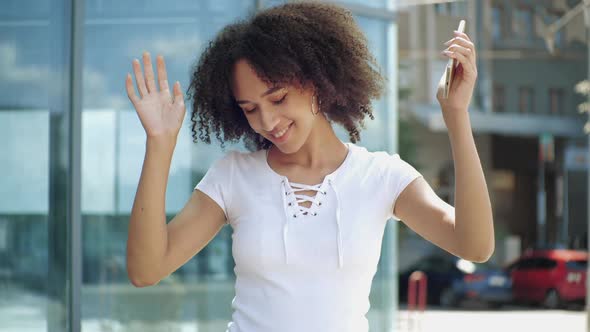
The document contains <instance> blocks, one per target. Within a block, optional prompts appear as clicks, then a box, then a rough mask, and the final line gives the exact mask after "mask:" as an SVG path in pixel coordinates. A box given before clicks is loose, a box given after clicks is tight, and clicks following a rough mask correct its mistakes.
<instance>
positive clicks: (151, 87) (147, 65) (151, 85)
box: [143, 52, 156, 93]
mask: <svg viewBox="0 0 590 332" xmlns="http://www.w3.org/2000/svg"><path fill="white" fill-rule="evenodd" d="M143 70H144V71H145V83H146V85H147V89H148V93H149V92H156V80H155V78H154V68H153V67H152V59H151V57H150V54H149V52H143Z"/></svg>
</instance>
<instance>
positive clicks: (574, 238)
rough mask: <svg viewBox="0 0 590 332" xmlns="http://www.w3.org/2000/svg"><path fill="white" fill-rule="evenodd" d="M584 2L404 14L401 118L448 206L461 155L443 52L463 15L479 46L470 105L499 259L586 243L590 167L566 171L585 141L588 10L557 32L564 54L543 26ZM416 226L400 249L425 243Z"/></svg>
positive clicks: (472, 4) (484, 4)
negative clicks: (580, 87)
mask: <svg viewBox="0 0 590 332" xmlns="http://www.w3.org/2000/svg"><path fill="white" fill-rule="evenodd" d="M578 2H579V1H566V0H561V1H499V0H496V1H491V0H482V1H458V2H451V3H442V4H436V5H424V6H413V7H409V8H407V9H406V10H403V11H401V12H399V16H398V23H399V40H398V43H399V63H400V73H399V84H400V89H401V90H402V91H403V90H404V89H405V90H409V91H410V95H409V97H408V98H406V99H405V100H401V101H400V104H399V107H400V120H401V121H402V123H407V126H408V127H409V131H410V132H411V140H412V141H413V142H414V144H415V149H414V151H415V152H414V154H412V158H411V162H414V163H415V165H416V166H417V167H418V168H419V170H420V171H421V172H422V173H423V174H424V176H425V178H426V179H427V180H428V182H429V183H431V184H432V186H433V187H434V189H435V191H436V192H437V193H438V194H439V195H440V196H441V197H442V198H443V199H445V200H446V201H447V202H449V203H450V204H453V202H454V197H453V191H454V170H453V159H452V153H451V147H450V144H449V139H448V133H447V131H446V126H445V124H444V121H443V118H442V113H441V110H440V107H439V104H438V101H437V100H436V97H435V96H436V87H437V85H438V82H439V80H440V77H441V75H442V73H443V71H444V68H445V65H446V63H447V58H445V57H443V56H442V55H441V54H440V52H441V51H442V50H443V49H445V48H446V46H444V45H443V43H444V42H445V41H447V40H449V39H451V38H452V37H453V33H452V32H453V30H455V29H457V26H458V23H459V21H460V20H461V19H465V20H466V22H467V24H466V33H467V34H468V35H469V36H470V38H471V39H472V41H473V42H474V43H475V44H476V47H477V52H478V53H477V54H478V55H477V56H478V83H477V86H476V89H475V92H474V96H473V99H472V104H471V106H470V109H469V112H470V119H471V124H472V127H473V134H474V138H475V142H476V145H477V148H478V152H479V156H480V159H481V162H482V165H483V168H484V173H485V175H486V179H487V183H488V189H489V191H490V196H491V199H492V204H493V209H494V217H495V227H496V240H497V244H496V252H495V255H494V257H492V260H493V261H495V262H497V263H505V262H506V261H509V260H511V259H512V258H514V256H515V255H517V254H519V253H520V251H522V250H524V249H526V248H529V247H539V246H553V245H564V246H568V247H572V246H573V247H582V246H585V245H586V244H585V243H584V241H583V239H584V237H583V234H584V232H585V230H586V218H587V217H586V213H587V210H586V204H585V203H584V202H586V198H585V197H586V196H585V195H586V191H587V190H586V181H585V179H586V172H585V171H584V170H579V169H578V170H571V171H567V165H566V164H567V163H566V162H565V160H566V157H565V155H566V150H571V151H574V150H575V151H578V150H579V149H581V148H584V147H585V145H586V140H585V137H584V134H583V123H584V116H582V115H581V114H579V113H578V112H577V105H578V104H580V103H581V102H582V101H583V96H581V95H577V94H576V93H575V92H574V85H575V84H576V83H577V82H579V81H581V80H583V79H585V78H586V76H587V73H588V67H587V61H586V59H587V58H586V56H587V45H586V42H585V30H584V29H585V26H584V18H583V15H578V16H577V17H575V18H574V19H573V20H572V21H571V22H570V23H569V24H568V25H567V26H566V27H564V29H562V30H560V31H559V32H558V33H557V35H556V39H555V40H556V50H557V52H556V54H554V55H552V54H550V53H549V52H548V50H547V47H546V44H545V39H544V38H543V31H544V29H545V27H547V26H548V25H549V24H551V23H552V22H555V21H556V20H557V18H559V17H561V16H563V15H564V13H566V12H567V11H568V10H570V9H571V8H573V7H574V6H575V5H576V4H577V3H578ZM400 95H401V94H400ZM401 126H404V124H402V125H401ZM402 141H403V140H402ZM540 142H546V143H548V145H551V146H553V151H552V152H553V153H552V154H553V156H554V157H553V158H550V160H547V161H546V162H545V163H543V164H541V163H540V162H539V161H538V160H539V143H540ZM400 148H401V151H402V152H403V147H400ZM402 157H404V156H402ZM566 173H567V174H566ZM542 174H544V176H541V175H542ZM541 179H542V180H541ZM542 182H544V183H542ZM541 188H545V194H543V193H542V192H543V190H540V189H541ZM543 201H544V202H545V203H543ZM543 211H544V212H545V213H544V215H545V218H543ZM539 212H541V213H539ZM408 233H409V234H410V235H406V232H404V231H403V230H402V231H401V232H400V246H401V247H402V251H403V248H404V246H406V247H405V248H407V249H412V250H415V249H416V248H419V247H420V246H421V245H418V244H416V243H418V242H419V241H417V240H416V239H415V237H413V236H412V235H411V234H412V232H408ZM422 246H423V247H425V248H431V246H428V245H427V244H423V245H422ZM425 250H427V249H425ZM401 256H404V255H401ZM401 256H400V267H401V268H403V265H404V264H405V263H407V262H405V261H404V258H403V257H401ZM413 256H415V254H414V255H413Z"/></svg>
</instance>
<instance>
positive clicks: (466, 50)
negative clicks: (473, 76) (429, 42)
mask: <svg viewBox="0 0 590 332" xmlns="http://www.w3.org/2000/svg"><path fill="white" fill-rule="evenodd" d="M455 35H456V37H454V38H452V39H451V40H449V41H447V42H446V43H444V44H445V45H450V46H449V47H448V48H447V49H446V50H445V51H452V52H454V53H458V54H460V55H462V56H463V57H464V58H465V59H466V60H467V61H466V63H462V64H463V67H465V68H464V69H466V70H468V71H471V72H473V73H476V72H477V63H476V54H475V53H476V52H475V45H474V44H473V42H471V40H470V39H469V37H468V36H467V35H466V34H464V33H460V32H457V31H455ZM443 54H444V55H449V53H445V52H444V51H443ZM457 60H459V57H457Z"/></svg>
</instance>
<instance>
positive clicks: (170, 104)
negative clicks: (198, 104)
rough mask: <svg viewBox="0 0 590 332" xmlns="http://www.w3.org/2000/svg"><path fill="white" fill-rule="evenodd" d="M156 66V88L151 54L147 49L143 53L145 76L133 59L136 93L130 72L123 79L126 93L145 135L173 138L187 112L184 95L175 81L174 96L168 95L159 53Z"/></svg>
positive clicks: (178, 83) (165, 75)
mask: <svg viewBox="0 0 590 332" xmlns="http://www.w3.org/2000/svg"><path fill="white" fill-rule="evenodd" d="M156 66H157V70H158V85H159V90H158V88H157V87H156V81H155V78H154V71H153V69H152V62H151V59H150V54H149V53H148V52H144V53H143V67H144V70H145V78H144V75H143V73H142V72H141V66H140V64H139V60H137V59H134V60H133V72H134V73H135V82H136V83H137V89H138V90H139V96H137V95H136V94H135V89H134V88H133V80H132V79H131V74H127V78H126V80H125V87H126V88H127V96H129V100H131V103H133V106H134V107H135V111H136V112H137V115H138V116H139V120H140V121H141V125H142V126H143V129H145V132H146V134H147V136H148V138H159V137H167V138H173V139H176V137H177V136H178V132H179V131H180V128H181V126H182V120H183V119H184V114H185V113H186V108H185V105H184V96H183V94H182V90H181V89H180V82H178V81H176V83H175V84H174V87H173V90H174V91H173V92H174V96H171V95H170V89H169V87H168V76H167V74H166V64H165V63H164V57H163V56H161V55H158V56H157V57H156Z"/></svg>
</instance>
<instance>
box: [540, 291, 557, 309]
mask: <svg viewBox="0 0 590 332" xmlns="http://www.w3.org/2000/svg"><path fill="white" fill-rule="evenodd" d="M543 306H544V307H545V308H547V309H559V308H561V306H562V303H561V298H560V297H559V293H558V292H557V290H555V289H550V290H549V291H548V292H547V294H546V295H545V299H544V300H543Z"/></svg>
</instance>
